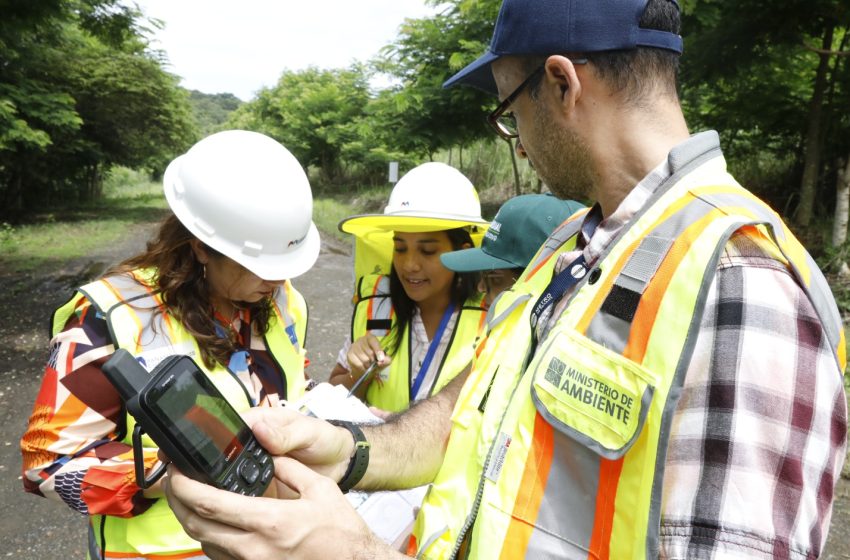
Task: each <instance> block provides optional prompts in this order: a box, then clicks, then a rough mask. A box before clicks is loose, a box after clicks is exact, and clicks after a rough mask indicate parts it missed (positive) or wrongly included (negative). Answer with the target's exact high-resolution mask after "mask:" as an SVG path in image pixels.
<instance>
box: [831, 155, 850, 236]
mask: <svg viewBox="0 0 850 560" xmlns="http://www.w3.org/2000/svg"><path fill="white" fill-rule="evenodd" d="M835 175H836V179H835V220H834V221H833V223H832V246H833V247H838V246H839V245H843V244H844V242H845V241H847V222H848V221H849V220H850V154H848V157H847V161H846V165H845V161H844V160H842V159H839V160H838V167H837V172H836V174H835Z"/></svg>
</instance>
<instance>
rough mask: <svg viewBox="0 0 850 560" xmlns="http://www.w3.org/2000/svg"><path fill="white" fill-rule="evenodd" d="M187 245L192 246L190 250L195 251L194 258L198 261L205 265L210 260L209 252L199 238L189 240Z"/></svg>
mask: <svg viewBox="0 0 850 560" xmlns="http://www.w3.org/2000/svg"><path fill="white" fill-rule="evenodd" d="M189 246H190V247H192V252H193V253H195V258H196V259H198V262H199V263H201V264H204V265H205V264H207V263H208V262H209V261H210V254H209V253H208V252H207V249H206V247H205V246H204V244H203V243H201V240H200V239H193V240H191V241H189Z"/></svg>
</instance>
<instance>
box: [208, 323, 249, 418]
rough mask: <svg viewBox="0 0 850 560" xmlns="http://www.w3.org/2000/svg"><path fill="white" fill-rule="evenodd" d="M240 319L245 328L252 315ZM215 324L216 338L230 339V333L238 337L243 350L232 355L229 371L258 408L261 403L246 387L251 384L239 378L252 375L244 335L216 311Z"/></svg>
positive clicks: (228, 364)
mask: <svg viewBox="0 0 850 560" xmlns="http://www.w3.org/2000/svg"><path fill="white" fill-rule="evenodd" d="M240 318H241V319H242V321H243V323H242V326H244V325H245V323H246V322H247V323H248V324H250V315H247V314H246V316H245V317H240ZM213 324H214V325H215V334H216V336H218V337H219V338H224V339H226V338H228V331H230V332H232V333H233V334H234V336H235V337H236V342H238V343H239V345H240V346H242V349H241V350H236V351H235V352H233V354H231V355H230V360H229V361H228V363H227V370H228V371H229V372H230V375H232V376H233V377H234V378H235V379H236V381H237V382H239V385H241V386H242V390H244V391H245V396H247V397H248V401H249V402H250V403H251V406H257V404H259V401H258V400H257V399H255V398H254V397H252V396H251V393H250V392H249V391H248V389H247V388H246V387H245V384H246V383H249V382H248V381H244V382H243V380H242V379H240V378H239V374H240V373H242V374H244V375H248V376H249V377H250V375H251V370H250V368H249V366H250V364H251V354H250V353H249V352H248V350H247V349H245V348H244V346H245V342H244V339H243V337H242V333H241V332H239V330H237V329H236V328H234V326H233V322H232V321H228V320H227V319H226V318H225V317H224V316H223V315H222V314H221V313H219V312H218V311H215V312H214V313H213Z"/></svg>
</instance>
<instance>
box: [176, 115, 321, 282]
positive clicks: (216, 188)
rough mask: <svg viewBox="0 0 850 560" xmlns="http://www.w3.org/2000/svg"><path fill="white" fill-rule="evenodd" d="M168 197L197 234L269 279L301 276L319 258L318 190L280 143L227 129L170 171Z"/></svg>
mask: <svg viewBox="0 0 850 560" xmlns="http://www.w3.org/2000/svg"><path fill="white" fill-rule="evenodd" d="M163 186H164V188H165V198H166V200H167V201H168V205H169V206H170V207H171V210H172V211H173V212H174V214H175V215H176V216H177V219H179V220H180V222H181V223H182V224H183V225H184V226H186V228H187V229H188V230H189V231H190V232H192V234H193V235H194V236H195V237H197V238H198V239H200V240H201V241H203V242H204V243H206V244H207V245H209V246H210V247H212V248H213V249H215V250H216V251H218V252H219V253H222V254H223V255H225V256H227V257H229V258H231V259H233V260H234V261H236V262H238V263H239V264H241V265H242V266H244V267H245V268H247V269H248V270H250V271H251V272H253V273H254V274H256V275H257V276H259V277H260V278H263V279H265V280H283V279H287V278H293V277H295V276H299V275H300V274H303V273H304V272H307V270H309V269H310V267H312V266H313V264H314V263H315V262H316V259H317V258H318V256H319V247H320V241H319V232H318V230H317V229H316V226H315V225H314V224H313V221H312V216H313V195H312V192H311V191H310V183H309V182H308V180H307V175H306V174H305V173H304V169H303V168H302V167H301V164H299V163H298V161H297V160H296V159H295V157H294V156H293V155H292V154H291V153H289V151H288V150H287V149H286V148H284V147H283V146H281V145H280V144H279V143H278V142H277V141H276V140H274V139H272V138H269V137H268V136H265V135H263V134H259V133H257V132H249V131H246V130H227V131H224V132H219V133H217V134H213V135H212V136H208V137H206V138H204V139H203V140H201V141H200V142H198V143H197V144H195V145H194V146H192V148H191V149H189V151H188V152H186V153H185V154H183V155H182V156H180V157H178V158H177V159H175V160H174V161H172V162H171V164H170V165H169V166H168V168H167V169H166V170H165V177H164V179H163Z"/></svg>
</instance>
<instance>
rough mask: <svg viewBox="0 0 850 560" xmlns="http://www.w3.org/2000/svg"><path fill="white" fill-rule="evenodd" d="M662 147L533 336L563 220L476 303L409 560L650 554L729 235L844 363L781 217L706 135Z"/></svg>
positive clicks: (809, 263)
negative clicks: (482, 331)
mask: <svg viewBox="0 0 850 560" xmlns="http://www.w3.org/2000/svg"><path fill="white" fill-rule="evenodd" d="M682 147H683V148H684V149H681V150H674V153H671V158H670V161H671V167H672V168H673V176H672V177H671V178H670V179H669V180H668V181H667V182H666V183H665V184H663V185H662V186H661V187H659V190H658V191H657V193H656V195H655V196H654V198H653V201H652V202H651V203H650V204H648V205H647V207H645V208H644V209H643V211H642V212H641V213H639V214H638V215H637V216H635V217H634V219H633V220H632V221H631V222H630V223H629V224H628V225H627V226H626V227H625V229H624V231H623V232H621V234H620V235H619V236H618V238H617V240H616V241H615V242H614V243H612V244H611V246H610V247H609V248H608V249H607V250H606V252H605V253H604V254H603V255H602V256H601V257H600V259H599V261H598V262H597V263H596V264H595V265H594V270H592V271H591V272H590V273H589V274H587V275H586V276H585V277H584V278H583V279H582V280H581V281H580V282H579V284H577V286H576V288H575V289H574V290H573V291H572V293H571V294H570V295H569V296H568V297H569V298H570V299H569V301H568V305H567V306H566V308H565V309H564V311H563V313H562V314H561V316H560V317H559V318H558V320H557V322H556V324H555V326H554V327H553V329H552V330H551V332H549V333H548V335H547V336H546V337H545V338H544V339H543V340H541V341H540V342H539V344H538V345H537V347H536V348H535V347H533V343H532V330H531V326H530V323H529V317H530V314H531V308H532V307H533V306H534V304H535V303H536V301H537V298H538V297H539V296H540V295H541V294H542V293H543V292H544V290H545V288H546V287H547V285H548V283H549V281H550V280H551V278H552V271H553V269H554V265H555V261H556V260H557V259H556V257H557V255H558V254H560V253H562V252H565V251H568V250H570V249H571V248H573V247H574V246H575V233H577V231H578V228H579V224H578V221H577V220H574V221H573V222H568V223H567V224H565V225H564V226H562V227H561V228H560V229H559V230H558V231H557V232H556V233H555V234H553V237H551V238H550V240H549V241H547V243H546V245H544V247H543V248H542V249H541V252H540V253H538V256H537V257H536V258H535V259H534V260H533V261H532V263H531V264H530V265H529V267H528V268H527V269H526V271H525V273H524V274H523V276H522V277H521V278H520V280H519V281H518V282H517V284H516V285H515V286H514V288H513V289H512V290H510V291H508V292H505V293H504V294H503V295H502V297H501V298H500V299H499V300H497V302H496V304H495V305H494V306H493V308H492V309H491V311H490V313H489V314H488V319H487V325H486V327H485V328H486V332H487V335H486V338H485V339H484V340H483V342H482V344H481V345H480V346H479V348H478V350H477V353H478V356H477V358H476V361H475V363H474V366H473V370H472V373H471V375H470V377H469V379H468V380H467V382H466V384H465V385H464V388H463V390H462V392H461V394H460V396H459V398H458V402H457V404H456V406H455V410H454V412H453V415H452V421H453V426H452V432H451V436H450V440H449V445H448V449H447V451H446V454H445V459H444V462H443V465H442V467H441V469H440V471H439V473H438V475H437V477H436V479H435V481H434V483H433V486H432V487H431V489H430V490H429V492H428V494H427V495H426V497H425V501H424V503H423V505H422V509H421V510H420V513H419V516H418V518H417V521H416V525H415V528H414V535H413V537H412V538H411V543H410V548H409V553H411V554H414V553H415V554H416V556H417V557H419V558H429V559H436V558H441V559H442V558H455V557H457V556H458V552H459V551H461V550H464V551H465V552H466V553H467V554H468V556H466V557H469V558H476V559H495V558H504V559H516V558H582V559H587V558H593V559H604V558H613V559H626V558H635V559H637V558H657V557H658V552H659V544H658V533H659V525H660V515H661V512H660V507H661V489H662V486H663V485H662V480H663V476H664V464H665V453H666V448H667V442H668V439H669V431H670V423H671V420H672V416H673V413H674V412H675V408H676V404H677V399H678V389H679V388H680V387H681V385H682V382H683V378H684V375H685V372H686V371H687V366H688V363H689V361H690V356H691V353H692V350H693V345H694V344H695V339H696V333H697V332H698V329H699V325H700V320H701V317H702V312H703V306H704V303H705V297H706V294H707V292H708V289H709V287H710V285H711V282H712V280H713V278H714V275H715V272H716V269H717V263H718V259H719V257H720V255H721V253H722V250H723V248H724V247H725V245H726V243H727V241H728V240H729V238H730V237H731V235H732V234H733V233H735V232H741V233H743V234H745V235H747V236H749V237H750V238H751V239H752V240H753V242H755V243H758V244H759V245H760V246H762V247H764V248H765V250H766V251H767V252H768V254H770V255H771V256H773V257H775V258H777V259H779V260H780V261H783V262H785V263H787V265H788V266H789V269H790V270H791V271H793V273H794V274H795V276H796V277H797V279H798V281H799V283H800V285H801V286H802V287H803V289H804V290H805V292H806V294H807V295H808V297H809V298H810V300H811V302H812V304H813V305H814V308H815V309H816V310H817V312H818V314H819V317H820V319H821V322H822V325H823V327H824V330H825V331H826V334H827V337H828V339H829V342H830V344H831V346H832V348H833V349H834V350H835V359H836V371H837V372H838V373H837V374H840V372H842V371H843V370H844V365H845V355H844V335H843V330H842V323H841V319H840V316H839V314H838V310H837V308H836V306H835V303H834V301H833V299H832V296H831V293H830V290H829V287H828V285H827V284H826V281H825V279H824V277H823V275H822V274H821V272H820V271H819V269H818V268H817V266H816V265H815V263H814V261H813V260H812V258H811V257H810V256H809V254H808V253H807V252H806V251H805V250H804V249H803V247H802V246H801V245H800V243H799V242H798V241H797V240H796V239H795V238H794V236H793V235H792V234H791V232H790V231H789V230H788V229H787V227H786V226H785V225H784V224H783V223H782V221H781V220H780V219H779V217H778V216H777V215H776V214H775V213H774V212H773V211H772V210H770V209H769V208H768V207H767V206H766V205H764V203H762V202H761V201H759V200H758V199H757V198H755V197H754V196H753V195H752V194H750V193H749V192H747V191H746V190H744V189H743V188H742V187H740V186H739V185H738V184H737V183H736V182H735V181H734V179H733V178H732V177H731V176H730V175H729V174H728V173H727V172H726V167H725V162H724V160H723V157H722V155H721V153H720V149H719V146H718V143H717V137H716V134H708V135H700V136H698V137H695V138H694V139H692V140H691V141H690V142H688V143H686V144H684V145H683V146H682Z"/></svg>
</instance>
